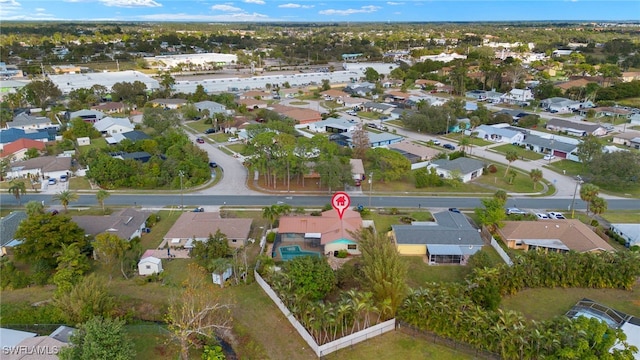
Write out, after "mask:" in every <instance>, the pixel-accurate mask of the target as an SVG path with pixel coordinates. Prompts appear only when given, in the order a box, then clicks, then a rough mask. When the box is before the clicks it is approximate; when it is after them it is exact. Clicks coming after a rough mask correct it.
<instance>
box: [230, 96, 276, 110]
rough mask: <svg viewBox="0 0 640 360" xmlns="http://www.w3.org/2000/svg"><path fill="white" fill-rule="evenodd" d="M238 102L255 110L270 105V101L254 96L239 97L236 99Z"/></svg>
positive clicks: (248, 108)
mask: <svg viewBox="0 0 640 360" xmlns="http://www.w3.org/2000/svg"><path fill="white" fill-rule="evenodd" d="M236 104H238V105H240V106H242V105H244V106H246V108H247V110H249V111H251V110H255V109H266V108H267V107H268V106H269V103H267V102H266V101H263V100H256V99H252V98H248V99H238V100H236Z"/></svg>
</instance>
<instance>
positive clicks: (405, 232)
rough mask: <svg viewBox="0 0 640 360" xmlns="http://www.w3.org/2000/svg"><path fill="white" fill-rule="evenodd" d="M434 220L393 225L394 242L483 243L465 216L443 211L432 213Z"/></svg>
mask: <svg viewBox="0 0 640 360" xmlns="http://www.w3.org/2000/svg"><path fill="white" fill-rule="evenodd" d="M433 217H434V219H436V222H433V223H414V224H412V225H393V226H391V229H392V230H393V232H394V233H395V237H396V242H397V243H398V244H406V245H479V246H482V245H483V244H484V243H483V241H482V238H480V233H479V232H478V230H476V229H474V228H473V226H471V224H469V222H468V221H467V219H466V217H465V216H464V215H462V214H459V213H454V212H451V211H445V212H440V213H435V214H433Z"/></svg>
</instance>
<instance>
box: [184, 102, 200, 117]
mask: <svg viewBox="0 0 640 360" xmlns="http://www.w3.org/2000/svg"><path fill="white" fill-rule="evenodd" d="M180 112H181V113H182V119H183V120H191V119H195V118H196V117H198V116H199V115H200V112H199V111H198V109H197V108H196V107H195V105H193V104H187V105H185V106H183V107H181V108H180Z"/></svg>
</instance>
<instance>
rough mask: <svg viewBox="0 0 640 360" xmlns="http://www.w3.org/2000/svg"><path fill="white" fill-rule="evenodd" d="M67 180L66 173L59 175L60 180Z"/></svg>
mask: <svg viewBox="0 0 640 360" xmlns="http://www.w3.org/2000/svg"><path fill="white" fill-rule="evenodd" d="M67 180H69V177H68V176H67V175H60V182H67Z"/></svg>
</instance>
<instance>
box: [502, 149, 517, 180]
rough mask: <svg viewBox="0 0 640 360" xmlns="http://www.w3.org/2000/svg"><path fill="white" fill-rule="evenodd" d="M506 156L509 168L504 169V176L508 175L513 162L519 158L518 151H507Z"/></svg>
mask: <svg viewBox="0 0 640 360" xmlns="http://www.w3.org/2000/svg"><path fill="white" fill-rule="evenodd" d="M505 158H506V159H507V161H508V162H509V164H508V165H507V169H506V170H505V171H504V176H507V174H508V173H509V167H510V166H511V163H512V162H514V161H516V160H518V153H516V152H515V151H507V153H506V154H505Z"/></svg>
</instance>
